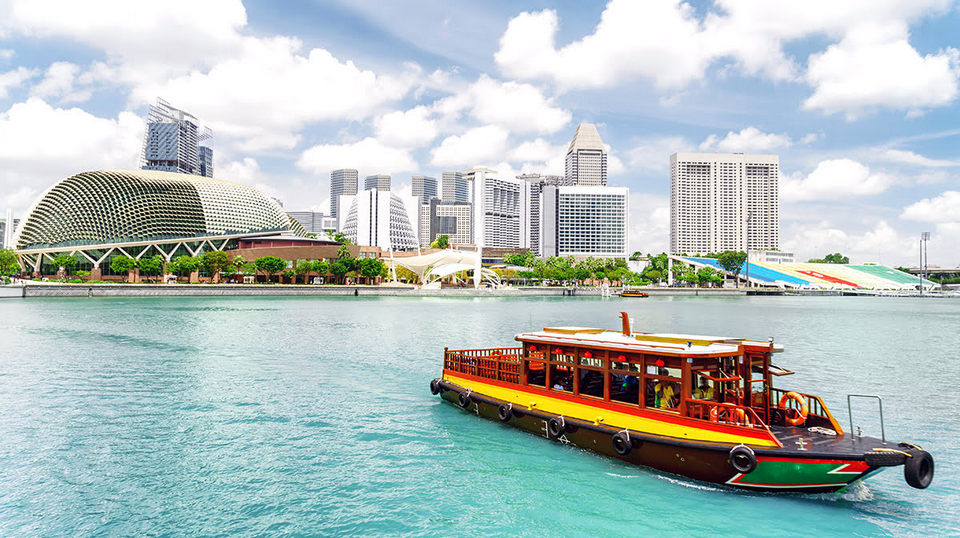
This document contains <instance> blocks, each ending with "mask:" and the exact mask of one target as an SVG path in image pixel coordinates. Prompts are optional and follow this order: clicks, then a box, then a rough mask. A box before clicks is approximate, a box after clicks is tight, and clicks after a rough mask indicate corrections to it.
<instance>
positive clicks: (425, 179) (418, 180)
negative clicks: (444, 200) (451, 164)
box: [410, 176, 437, 204]
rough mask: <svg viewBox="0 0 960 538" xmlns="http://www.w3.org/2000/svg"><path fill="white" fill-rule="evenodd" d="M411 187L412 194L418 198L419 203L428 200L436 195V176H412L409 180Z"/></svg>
mask: <svg viewBox="0 0 960 538" xmlns="http://www.w3.org/2000/svg"><path fill="white" fill-rule="evenodd" d="M410 182H411V186H412V188H413V195H414V196H416V197H417V199H418V200H420V203H421V204H425V203H427V202H429V201H430V199H431V198H436V196H437V178H435V177H429V176H413V178H411V180H410Z"/></svg>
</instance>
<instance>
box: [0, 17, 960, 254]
mask: <svg viewBox="0 0 960 538" xmlns="http://www.w3.org/2000/svg"><path fill="white" fill-rule="evenodd" d="M770 5H771V6H773V4H772V3H771V4H770ZM32 6H35V4H31V3H29V2H27V3H22V4H21V3H20V2H18V1H11V2H9V3H7V4H6V6H5V7H3V8H0V13H2V14H3V16H2V17H0V170H2V171H0V210H2V209H5V208H7V207H9V208H12V209H13V210H14V212H15V216H22V215H23V214H24V213H25V212H26V209H27V208H28V207H29V205H30V204H31V203H32V202H33V200H34V199H36V197H37V196H39V194H40V193H41V192H43V190H45V189H46V188H47V187H49V186H50V185H51V184H53V183H55V182H56V181H58V180H60V179H62V178H63V177H66V176H69V175H72V174H74V173H77V172H79V171H82V170H90V169H98V168H135V167H136V164H137V157H138V156H139V147H140V145H141V143H142V141H143V133H144V124H143V120H142V117H143V116H144V115H145V113H146V111H147V108H148V106H149V104H151V103H153V102H154V101H155V100H156V98H157V97H161V98H164V99H167V100H168V101H169V102H171V103H173V104H174V105H175V106H177V107H182V108H183V109H184V110H188V111H190V113H191V114H195V115H196V116H197V117H198V118H201V119H202V120H203V121H204V123H205V124H207V125H209V126H211V127H212V128H213V129H214V130H215V131H216V132H217V136H218V139H217V151H216V152H215V154H214V169H215V171H216V174H215V176H216V177H218V178H222V179H226V180H230V181H239V182H243V183H246V184H248V185H251V186H255V187H257V188H260V189H262V190H263V191H264V192H266V193H268V194H269V195H270V196H275V197H278V198H280V199H282V200H285V202H286V205H287V207H289V208H290V209H292V210H299V209H311V208H314V209H317V210H320V211H324V212H326V211H327V208H328V207H330V204H331V202H332V201H331V200H329V192H330V189H329V174H330V171H331V170H333V169H336V168H345V167H353V168H356V169H359V170H362V171H363V173H364V174H368V173H370V174H373V173H376V174H380V173H383V174H390V175H392V177H393V181H394V186H393V189H394V190H395V191H398V192H401V191H404V190H405V189H410V178H411V176H414V175H426V176H430V177H436V178H438V179H439V178H441V174H442V172H443V171H447V170H468V169H470V168H473V167H476V166H484V167H488V168H492V169H494V170H497V171H498V173H499V176H500V177H507V178H513V177H515V176H516V175H519V174H520V173H526V172H530V173H540V174H544V175H548V174H563V166H564V155H565V152H566V149H567V146H568V143H569V141H570V138H569V137H570V133H571V132H572V131H573V129H575V127H576V125H577V124H579V123H581V122H583V123H593V124H595V125H596V126H597V129H598V131H599V135H600V137H601V138H602V139H603V141H604V142H605V143H606V146H607V150H608V177H609V181H608V185H611V186H624V187H628V188H630V191H631V196H630V204H629V205H630V218H629V222H630V227H631V229H630V234H629V241H630V245H629V250H631V251H632V250H642V251H643V252H659V251H666V250H667V249H668V236H669V230H668V227H669V226H668V224H669V203H668V199H669V166H668V163H669V156H670V154H672V153H675V152H688V151H701V152H747V153H776V154H778V155H779V156H780V170H781V178H780V198H781V215H780V219H781V231H780V244H781V248H782V249H784V250H789V251H794V252H796V253H797V256H798V258H803V259H805V258H808V257H820V256H822V255H823V254H825V253H826V252H835V251H840V252H843V253H844V254H846V255H849V256H851V258H853V259H854V260H855V261H861V262H867V261H877V262H882V263H887V264H910V263H916V259H917V255H916V249H917V239H918V238H919V235H920V232H922V231H930V232H931V233H932V236H931V240H930V242H929V253H930V263H932V264H939V265H944V266H955V265H958V264H960V253H958V252H957V249H956V248H955V246H956V245H957V244H960V187H958V182H957V180H956V172H957V169H958V168H960V152H958V150H957V147H958V144H957V140H958V138H960V130H957V129H956V127H955V125H956V121H957V119H958V105H957V97H958V69H957V65H958V60H957V50H956V48H957V43H956V39H955V38H954V37H953V35H952V29H953V28H956V27H957V26H958V25H960V15H958V12H957V10H956V6H955V5H953V4H952V3H949V2H941V1H935V0H931V1H922V2H910V3H907V2H900V3H895V2H894V3H888V4H885V5H884V6H882V7H877V6H874V5H873V4H872V3H866V2H851V3H848V4H846V5H845V6H844V9H836V6H833V7H832V8H831V7H829V6H807V5H804V6H798V5H793V4H790V3H785V4H783V5H777V6H774V7H766V6H767V4H764V5H762V6H760V7H757V6H750V5H735V6H727V5H726V4H722V5H721V4H715V3H713V2H706V3H704V2H691V3H690V4H680V3H677V2H650V3H630V2H620V1H611V2H609V3H607V4H604V5H580V4H577V3H559V4H557V5H556V8H555V9H552V10H544V9H542V8H540V7H538V6H537V5H534V4H528V5H521V4H503V5H500V4H487V5H482V6H476V5H471V4H465V3H460V2H451V3H449V4H448V5H444V6H443V7H441V8H439V9H437V8H433V9H427V8H426V7H423V6H420V5H418V4H407V5H402V6H401V5H399V4H398V5H396V6H394V5H391V6H386V7H384V6H380V5H374V4H372V3H365V2H357V3H354V4H351V5H349V6H341V5H337V6H333V5H329V4H319V3H298V4H295V5H285V6H283V7H280V8H278V7H276V6H273V5H272V4H268V3H264V2H245V3H242V4H241V3H240V2H236V1H222V2H210V3H205V5H203V6H202V7H201V8H197V9H194V8H192V7H191V8H190V9H189V10H187V9H186V6H187V4H184V6H182V8H183V9H184V10H186V11H189V12H191V13H194V17H192V18H191V20H189V21H188V20H181V19H180V18H177V17H175V16H174V15H173V14H175V13H176V12H178V10H179V9H180V8H178V7H177V2H171V3H167V4H162V5H161V4H156V5H149V4H142V5H139V4H138V5H136V6H133V5H131V6H130V7H128V8H126V9H117V8H116V6H114V9H106V10H98V9H96V7H95V6H85V7H84V8H83V9H81V8H80V7H79V6H74V5H72V4H69V3H65V4H63V5H59V6H56V7H55V9H39V8H36V7H32ZM769 10H776V13H775V14H774V13H773V12H772V11H769ZM794 10H800V11H798V12H795V11H794ZM131 21H137V24H135V25H133V24H131ZM777 21H791V22H790V25H789V27H784V26H782V25H780V24H779V23H777ZM662 35H670V36H674V37H673V38H672V39H661V38H658V37H657V36H662ZM134 42H163V43H168V44H169V46H168V47H164V48H163V50H159V49H156V48H141V47H132V46H130V44H131V43H134ZM78 45H79V46H78ZM299 204H303V205H306V206H307V207H301V206H300V205H299Z"/></svg>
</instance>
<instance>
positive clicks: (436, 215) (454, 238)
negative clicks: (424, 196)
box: [420, 198, 474, 246]
mask: <svg viewBox="0 0 960 538" xmlns="http://www.w3.org/2000/svg"><path fill="white" fill-rule="evenodd" d="M420 212H421V213H420V214H421V216H422V217H421V218H422V220H421V223H422V224H421V228H420V230H421V231H420V244H421V245H423V246H429V245H430V243H432V242H433V240H434V239H436V238H437V237H439V236H441V235H446V236H447V240H448V242H449V243H450V244H451V245H469V244H473V242H474V241H473V206H472V205H471V204H468V203H446V202H441V201H440V199H439V198H432V199H430V201H429V202H428V203H426V204H423V205H421V206H420Z"/></svg>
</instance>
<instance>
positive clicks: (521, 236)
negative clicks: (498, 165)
mask: <svg viewBox="0 0 960 538" xmlns="http://www.w3.org/2000/svg"><path fill="white" fill-rule="evenodd" d="M463 177H464V179H466V180H467V181H469V183H470V192H471V195H472V199H471V203H472V204H473V230H472V232H473V239H474V242H475V243H476V244H477V245H479V246H481V247H500V248H529V246H530V243H529V227H530V219H529V217H528V215H529V214H530V184H529V183H528V182H526V181H523V180H519V179H514V178H511V179H507V178H499V177H497V173H496V171H494V170H490V169H487V168H474V169H472V170H467V171H466V172H464V173H463Z"/></svg>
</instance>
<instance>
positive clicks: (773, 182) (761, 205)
mask: <svg viewBox="0 0 960 538" xmlns="http://www.w3.org/2000/svg"><path fill="white" fill-rule="evenodd" d="M779 177H780V158H779V157H778V156H777V155H749V154H743V153H674V154H673V155H671V156H670V253H671V254H683V253H686V254H703V253H708V252H720V251H723V250H743V251H747V250H761V249H778V248H780V197H779V191H778V183H779Z"/></svg>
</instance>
